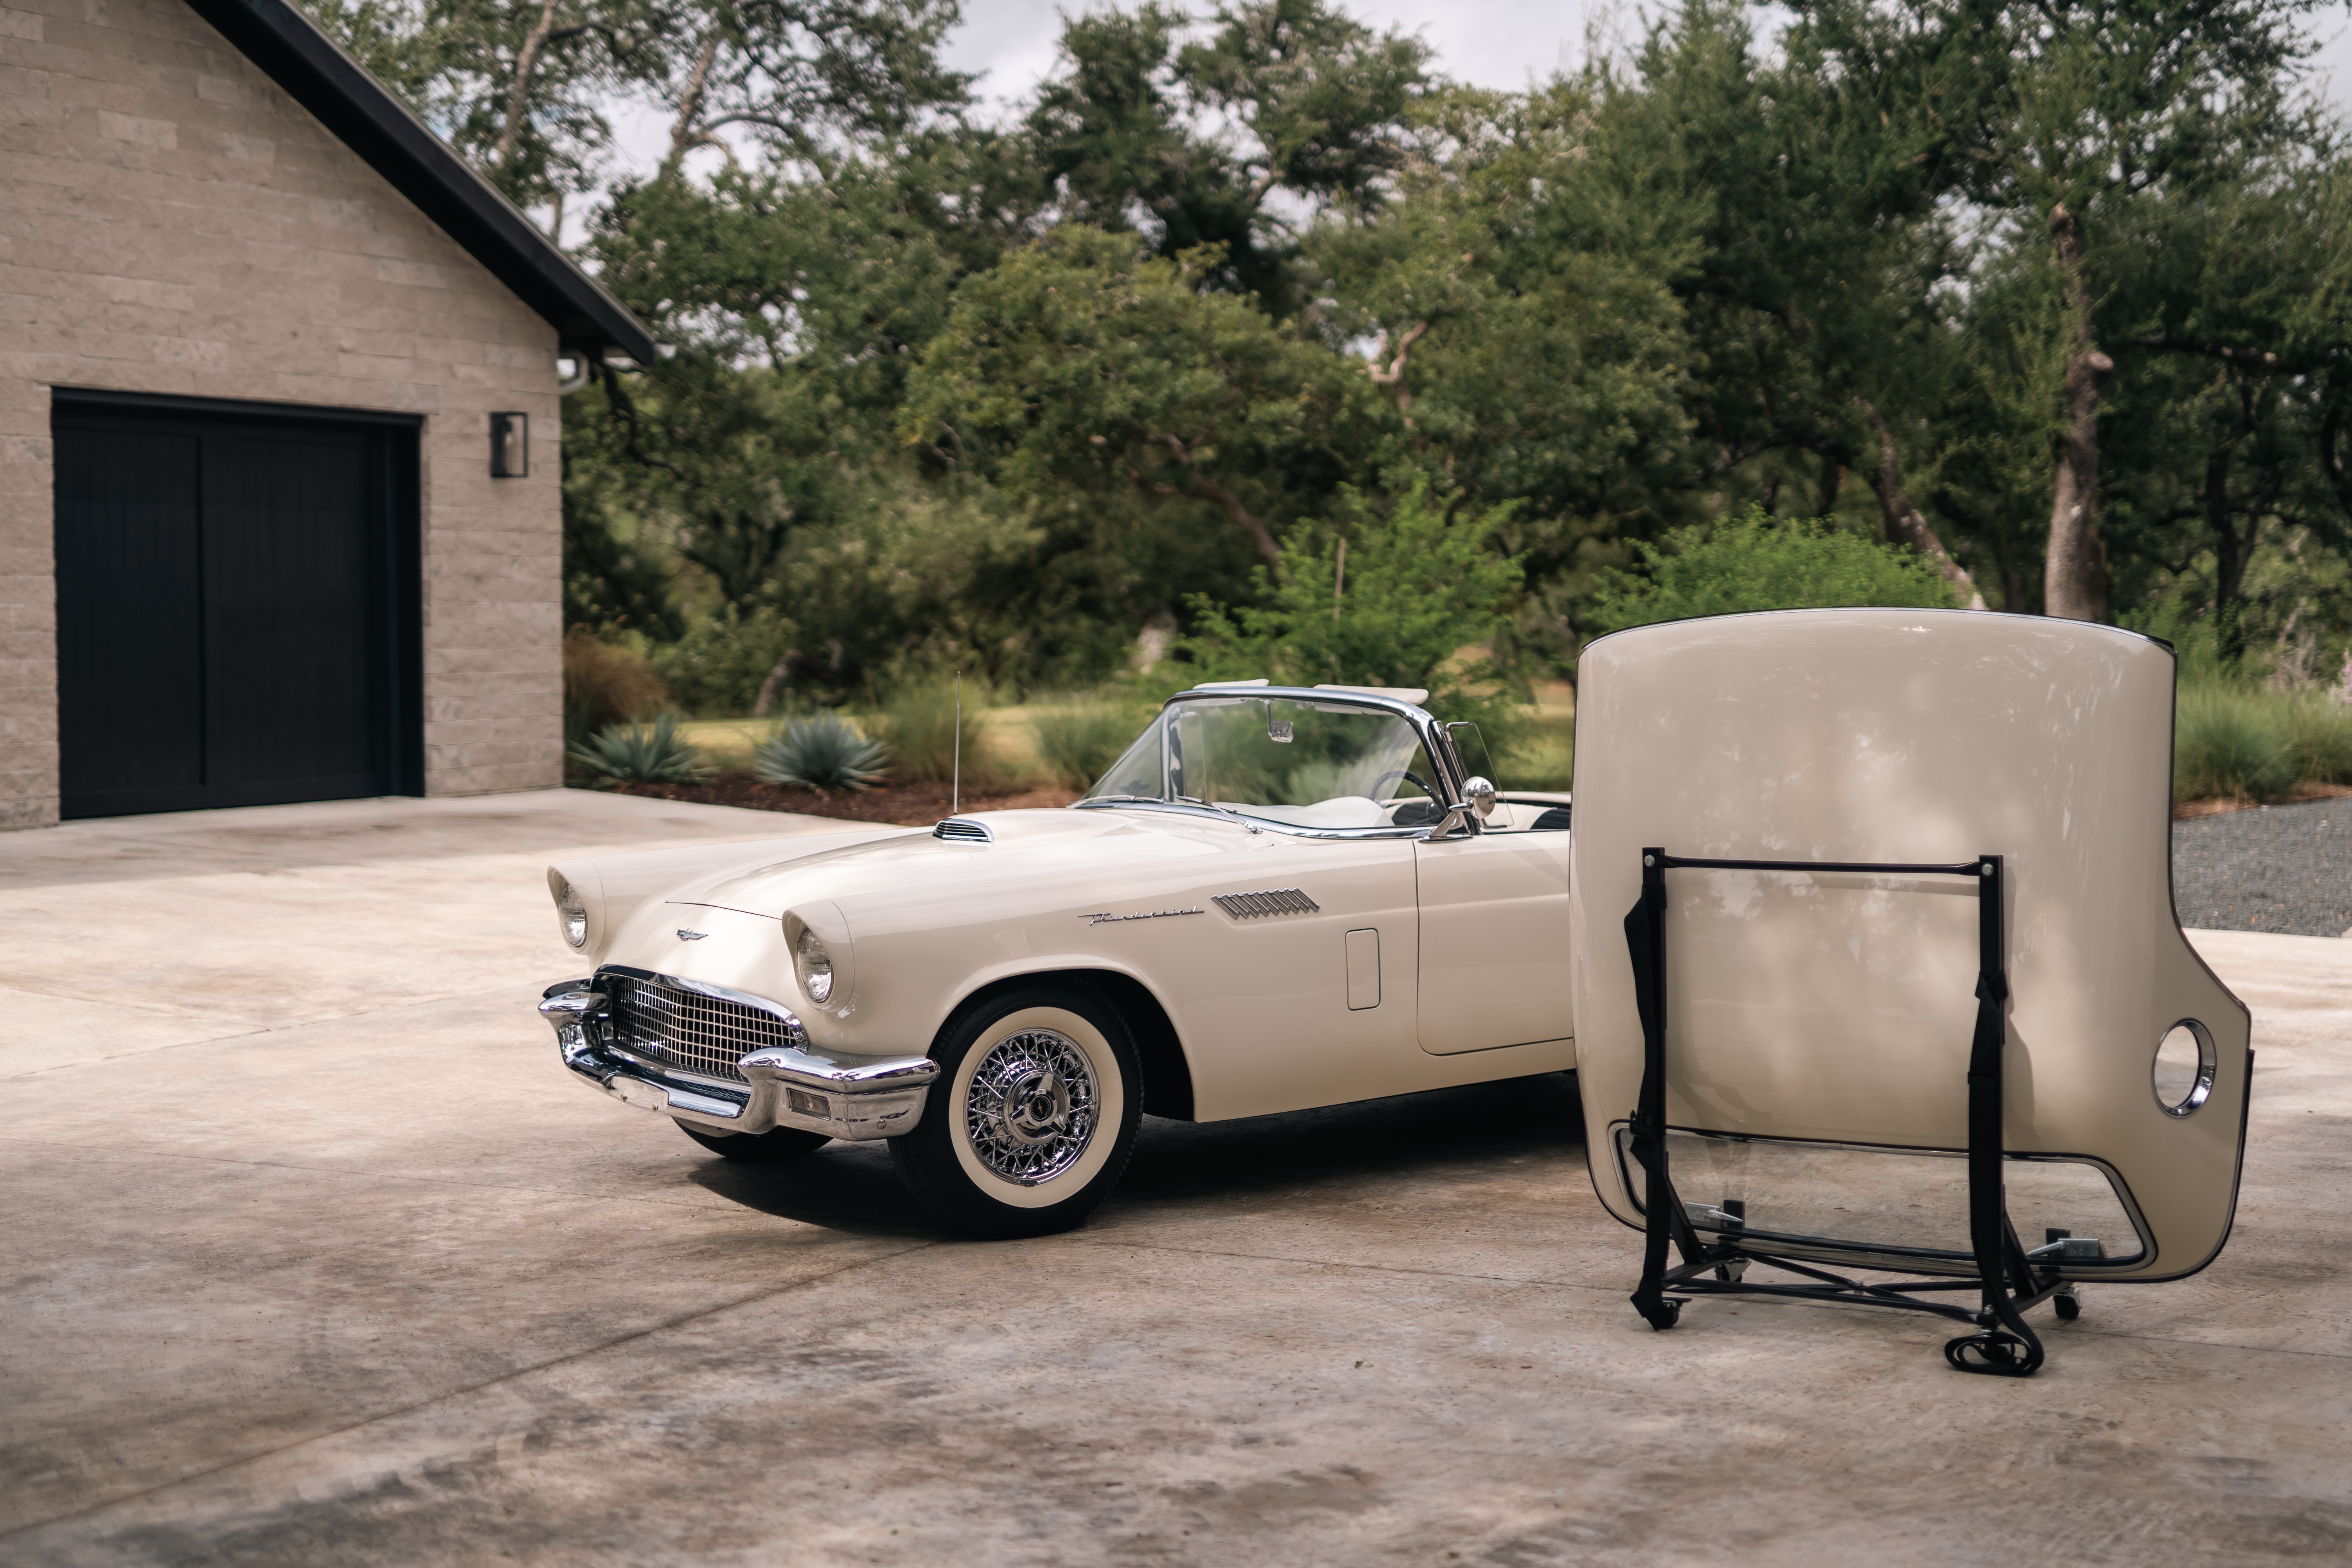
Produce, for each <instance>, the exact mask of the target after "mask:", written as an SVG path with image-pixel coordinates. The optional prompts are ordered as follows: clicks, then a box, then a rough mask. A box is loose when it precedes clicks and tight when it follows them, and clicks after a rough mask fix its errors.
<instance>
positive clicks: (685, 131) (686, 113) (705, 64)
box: [654, 27, 719, 183]
mask: <svg viewBox="0 0 2352 1568" xmlns="http://www.w3.org/2000/svg"><path fill="white" fill-rule="evenodd" d="M718 58H719V29H718V28H716V27H713V28H711V29H710V37H707V38H705V39H703V40H702V53H701V54H699V55H698V56H696V57H695V60H694V69H693V70H692V71H691V72H689V73H688V76H687V79H686V90H685V91H684V92H682V93H680V94H678V99H677V122H676V123H675V124H673V125H671V127H670V128H669V156H668V157H667V158H664V159H663V160H662V166H661V172H660V173H659V174H656V175H655V176H654V178H655V180H656V181H657V182H665V183H666V182H667V181H670V180H674V179H676V178H677V170H678V165H679V164H680V163H684V162H685V161H686V155H687V154H688V153H690V152H692V151H693V150H694V148H695V145H696V144H697V143H698V142H700V141H701V140H702V128H701V125H700V121H701V119H702V95H703V92H704V91H705V90H706V89H707V88H708V87H709V82H710V67H711V63H712V62H713V61H715V60H717V59H718Z"/></svg>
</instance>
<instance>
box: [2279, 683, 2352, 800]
mask: <svg viewBox="0 0 2352 1568" xmlns="http://www.w3.org/2000/svg"><path fill="white" fill-rule="evenodd" d="M2286 744H2287V753H2288V755H2290V756H2291V757H2293V758H2294V774H2295V779H2296V781H2297V782H2298V783H2305V784H2352V710H2347V708H2346V707H2345V706H2344V704H2342V703H2340V702H2337V701H2336V700H2334V699H2333V698H2331V697H2328V696H2326V694H2324V693H2321V692H2316V691H2303V692H2296V693H2294V694H2293V695H2292V696H2290V697H2289V698H2288V699H2287V701H2286Z"/></svg>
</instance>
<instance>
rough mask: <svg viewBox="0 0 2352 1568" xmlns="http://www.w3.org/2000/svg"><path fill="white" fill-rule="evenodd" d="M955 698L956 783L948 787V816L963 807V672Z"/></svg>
mask: <svg viewBox="0 0 2352 1568" xmlns="http://www.w3.org/2000/svg"><path fill="white" fill-rule="evenodd" d="M955 691H956V696H955V773H954V774H953V775H952V776H953V779H954V782H953V783H952V784H949V785H948V815H949V816H954V815H955V814H956V813H957V812H958V811H959V810H961V809H962V806H963V671H962V670H961V669H959V670H957V671H956V688H955Z"/></svg>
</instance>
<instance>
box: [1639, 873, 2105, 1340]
mask: <svg viewBox="0 0 2352 1568" xmlns="http://www.w3.org/2000/svg"><path fill="white" fill-rule="evenodd" d="M1683 868H1688V869H1696V870H1719V871H1807V872H1853V873H1860V874H1863V875H1866V876H1903V877H1967V878H1969V879H1972V880H1973V881H1974V882H1975V883H1976V885H1977V937H1978V944H1977V945H1978V955H1977V987H1976V995H1977V1021H1976V1031H1975V1035H1974V1037H1973V1039H1972V1041H1971V1044H1970V1047H1969V1073H1968V1089H1969V1146H1968V1163H1969V1250H1970V1252H1971V1254H1972V1255H1973V1258H1974V1262H1975V1265H1976V1277H1975V1278H1974V1279H1961V1280H1959V1281H1958V1282H1955V1281H1953V1280H1951V1279H1936V1280H1925V1281H1919V1282H1906V1283H1901V1284H1872V1283H1868V1282H1865V1281H1864V1280H1860V1279H1847V1278H1845V1277H1843V1276H1841V1275H1837V1274H1832V1273H1830V1272H1828V1271H1827V1270H1825V1269H1821V1268H1813V1267H1811V1265H1809V1264H1805V1263H1801V1262H1798V1261H1796V1260H1795V1259H1794V1258H1789V1257H1787V1256H1785V1255H1784V1254H1781V1253H1780V1252H1778V1251H1768V1250H1766V1249H1764V1248H1761V1247H1753V1246H1743V1245H1741V1244H1739V1243H1738V1242H1733V1241H1727V1240H1717V1241H1713V1242H1709V1241H1706V1240H1703V1239H1701V1237H1699V1234H1698V1231H1697V1228H1696V1226H1693V1225H1692V1224H1691V1220H1690V1215H1689V1213H1688V1212H1687V1211H1686V1210H1685V1208H1684V1206H1683V1204H1682V1201H1681V1199H1680V1198H1679V1197H1677V1196H1676V1194H1675V1185H1674V1178H1673V1176H1672V1174H1671V1173H1669V1171H1668V1170H1667V1162H1666V1125H1665V1119H1666V986H1665V980H1666V931H1665V913H1666V873H1667V872H1668V871H1671V870H1676V869H1683ZM2001 883H2002V877H2001V858H2000V856H1998V855H1979V856H1978V857H1977V858H1975V859H1973V860H1964V861H1960V862H1958V863H1957V864H1949V865H1946V864H1919V863H1890V864H1873V863H1855V862H1843V861H1825V860H1723V859H1698V858H1690V857H1685V856H1678V855H1670V854H1668V853H1667V852H1666V851H1665V850H1664V849H1662V848H1656V847H1652V848H1645V849H1643V851H1642V897H1641V900H1640V901H1639V902H1638V903H1636V904H1635V905H1634V906H1633V909H1632V910H1630V911H1628V912H1627V914H1626V916H1625V945H1626V948H1627V950H1628V952H1630V953H1631V955H1632V958H1633V999H1634V1005H1635V1008H1636V1009H1637V1010H1638V1012H1639V1013H1640V1015H1641V1020H1642V1088H1641V1098H1640V1100H1639V1103H1638V1104H1637V1105H1636V1106H1635V1108H1634V1111H1633V1120H1632V1123H1631V1127H1630V1131H1631V1137H1630V1139H1629V1143H1630V1152H1631V1153H1632V1155H1633V1159H1634V1160H1635V1161H1637V1162H1638V1163H1640V1164H1641V1166H1642V1169H1643V1173H1644V1174H1645V1177H1646V1180H1645V1182H1644V1184H1643V1193H1644V1197H1643V1209H1644V1214H1643V1220H1644V1225H1643V1252H1642V1283H1641V1287H1640V1288H1639V1289H1636V1290H1635V1291H1634V1292H1633V1307H1634V1310H1637V1311H1639V1312H1640V1313H1641V1314H1642V1316H1643V1318H1645V1319H1647V1320H1648V1321H1649V1324H1650V1327H1651V1328H1653V1329H1659V1330H1664V1329H1671V1328H1673V1327H1674V1326H1675V1319H1676V1318H1677V1317H1678V1316H1679V1315H1680V1313H1681V1311H1682V1304H1683V1300H1684V1299H1686V1298H1691V1297H1697V1296H1729V1295H1749V1296H1782V1297H1795V1298H1798V1299H1800V1300H1816V1301H1845V1302H1853V1303H1856V1304H1860V1305H1865V1306H1876V1307H1901V1308H1906V1309H1908V1310H1913V1311H1920V1312H1934V1313H1937V1314H1938V1315H1940V1316H1942V1317H1947V1318H1952V1319H1956V1320H1958V1321H1961V1322H1964V1323H1972V1324H1974V1325H1975V1328H1976V1331H1975V1332H1974V1333H1970V1334H1963V1335H1961V1336H1960V1337H1959V1338H1958V1339H1955V1340H1952V1341H1950V1342H1948V1343H1947V1344H1946V1345H1945V1346H1944V1359H1945V1360H1947V1361H1948V1362H1949V1363H1951V1364H1952V1365H1953V1366H1955V1367H1957V1368H1958V1369H1959V1370H1960V1371H1962V1372H1975V1373H1992V1374H1994V1375H1996V1376H2003V1377H2027V1376H2031V1375H2032V1373H2033V1371H2034V1369H2035V1368H2037V1367H2039V1366H2040V1365H2041V1364H2042V1342H2041V1341H2040V1340H2039V1339H2037V1338H2036V1337H2035V1336H2034V1332H2033V1331H2032V1329H2031V1328H2029V1327H2027V1326H2026V1322H2025V1320H2024V1318H2023V1317H2022V1316H2021V1313H2022V1312H2023V1311H2024V1310H2026V1309H2028V1308H2031V1307H2034V1306H2038V1305H2039V1304H2041V1303H2042V1301H2043V1300H2054V1302H2055V1305H2056V1308H2057V1310H2058V1314H2059V1316H2061V1317H2062V1318H2072V1317H2074V1315H2075V1313H2076V1312H2077V1311H2078V1310H2080V1309H2079V1306H2078V1305H2077V1303H2076V1300H2075V1298H2074V1287H2073V1286H2072V1285H2070V1284H2067V1283H2065V1282H2063V1281H2062V1280H2061V1279H2059V1278H2058V1276H2057V1274H2056V1273H2055V1271H2054V1270H2044V1269H2041V1268H2036V1267H2035V1266H2034V1260H2033V1259H2032V1258H2030V1257H2029V1256H2028V1255H2027V1253H2026V1251H2025V1249H2024V1247H2022V1246H2021V1245H2020V1243H2019V1241H2018V1239H2017V1233H2016V1231H2015V1229H2014V1228H2013V1227H2012V1226H2011V1224H2010V1221H2009V1211H2008V1206H2007V1205H2006V1203H2005V1202H2004V1201H2003V1198H2002V1194H2001V1162H2002V1149H2001V1054H2002V1049H2003V1047H2004V1046H2006V1044H2007V1043H2008V1033H2009V1024H2008V1016H2007V1012H2006V1008H2005V1004H2006V1003H2007V1001H2008V998H2009V973H2008V964H2007V962H2006V958H2005V951H2006V943H2005V940H2004V934H2003V926H2002V920H2001ZM1720 1212H1721V1213H1722V1215H1724V1217H1725V1220H1726V1224H1725V1226H1723V1228H1722V1229H1721V1230H1720V1231H1718V1232H1717V1235H1718V1236H1719V1237H1720V1236H1724V1235H1729V1234H1735V1233H1736V1232H1737V1230H1738V1227H1739V1225H1740V1223H1741V1221H1742V1219H1743V1218H1744V1215H1742V1213H1741V1205H1737V1204H1730V1203H1727V1204H1726V1205H1725V1206H1724V1208H1723V1209H1722V1210H1721V1211H1720ZM2061 1239H2062V1238H2061V1237H2059V1236H2058V1235H2057V1233H2055V1232H2053V1234H2052V1236H2051V1237H2050V1241H2051V1243H2052V1244H2053V1247H2054V1246H2055V1245H2056V1244H2057V1243H2058V1242H2059V1241H2060V1240H2061ZM1669 1242H1671V1243H1672V1244H1673V1245H1674V1247H1675V1248H1676V1249H1677V1250H1679V1251H1680V1253H1681V1254H1682V1264H1681V1266H1680V1267H1678V1268H1667V1267H1666V1248H1667V1245H1668V1243H1669ZM1825 1244H1828V1245H1834V1244H1833V1243H1826V1238H1825ZM1853 1250H1855V1251H1857V1252H1859V1251H1864V1250H1866V1249H1865V1248H1863V1247H1854V1248H1853ZM1750 1263H1761V1264H1765V1265H1767V1266H1769V1267H1770V1268H1776V1269H1780V1270H1781V1271H1783V1272H1786V1273H1789V1274H1793V1275H1796V1276H1798V1277H1800V1278H1801V1279H1804V1280H1806V1281H1809V1283H1803V1284H1785V1285H1783V1284H1764V1283H1758V1284H1749V1283H1748V1281H1747V1280H1746V1279H1745V1278H1744V1276H1745V1274H1746V1272H1747V1268H1748V1264H1750ZM1706 1276H1712V1278H1706ZM1948 1290H1961V1291H1965V1290H1977V1291H1979V1292H1980V1293H1981V1302H1980V1305H1979V1307H1978V1308H1977V1309H1976V1310H1969V1309H1968V1308H1966V1307H1962V1306H1957V1305H1954V1304H1953V1303H1950V1302H1947V1301H1934V1300H1921V1299H1920V1298H1921V1297H1922V1296H1925V1295H1927V1294H1930V1293H1932V1292H1936V1291H1948ZM1669 1292H1672V1294H1669Z"/></svg>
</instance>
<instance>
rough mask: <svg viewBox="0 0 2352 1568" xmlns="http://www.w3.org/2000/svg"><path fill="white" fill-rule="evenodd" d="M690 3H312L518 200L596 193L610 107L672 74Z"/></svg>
mask: <svg viewBox="0 0 2352 1568" xmlns="http://www.w3.org/2000/svg"><path fill="white" fill-rule="evenodd" d="M687 4H688V0H412V3H408V4H403V3H401V0H312V9H313V13H314V15H316V16H317V17H318V18H319V21H320V25H321V26H324V27H325V28H326V29H327V30H328V31H329V32H330V33H331V34H333V35H334V36H335V37H338V38H340V39H341V41H342V42H343V44H344V45H345V47H348V48H350V49H351V50H352V53H353V54H354V55H356V56H357V57H358V58H359V59H360V61H361V63H362V64H363V65H365V66H367V67H368V68H370V69H371V70H373V71H374V72H375V74H376V75H377V76H378V77H380V78H381V79H383V81H384V82H385V83H386V84H387V85H388V86H390V87H392V88H393V89H394V90H395V91H398V92H399V93H400V94H401V95H402V96H403V97H404V98H405V99H406V100H407V101H408V103H409V106H410V107H411V108H413V109H415V110H416V111H417V113H418V114H419V115H420V116H422V117H423V118H424V120H425V122H426V123H427V124H428V125H430V126H432V127H433V129H434V130H435V131H436V132H439V133H440V135H441V136H442V137H444V138H445V139H446V141H448V142H449V143H450V144H451V145H452V146H453V147H455V148H456V149H457V151H458V152H459V153H462V154H463V155H464V156H465V157H466V158H467V161H468V162H470V163H473V165H474V166H475V167H476V168H477V169H478V170H480V171H481V172H482V174H483V175H484V176H485V177H486V178H488V180H489V181H490V182H491V183H492V184H496V185H497V186H498V187H499V189H500V190H501V191H504V192H505V193H506V195H508V196H509V198H511V199H512V200H513V201H514V202H515V203H516V204H517V205H520V206H526V207H528V206H534V205H541V204H551V205H552V206H553V208H554V216H551V219H550V221H549V225H548V226H549V229H550V232H553V231H555V230H556V229H559V228H560V227H561V226H562V207H563V202H564V199H565V197H566V196H568V195H579V194H582V193H584V192H587V191H590V190H593V188H594V187H595V184H596V176H597V172H598V164H599V163H600V161H601V160H602V158H603V157H604V153H605V152H606V150H607V148H608V147H609V146H610V144H611V142H612V126H611V124H610V122H609V121H608V120H607V119H606V115H605V110H606V106H607V105H608V104H610V103H611V102H612V101H613V100H614V98H615V97H617V96H619V95H622V94H624V93H626V92H631V91H636V90H643V89H650V88H653V87H655V86H656V85H657V84H658V83H660V82H662V81H663V80H664V79H667V76H668V74H669V72H670V70H671V69H672V67H673V63H674V57H673V55H672V52H671V47H670V40H671V38H672V37H674V35H675V32H676V29H677V23H678V18H679V13H680V11H681V10H682V9H683V8H684V6H685V5H687Z"/></svg>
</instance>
